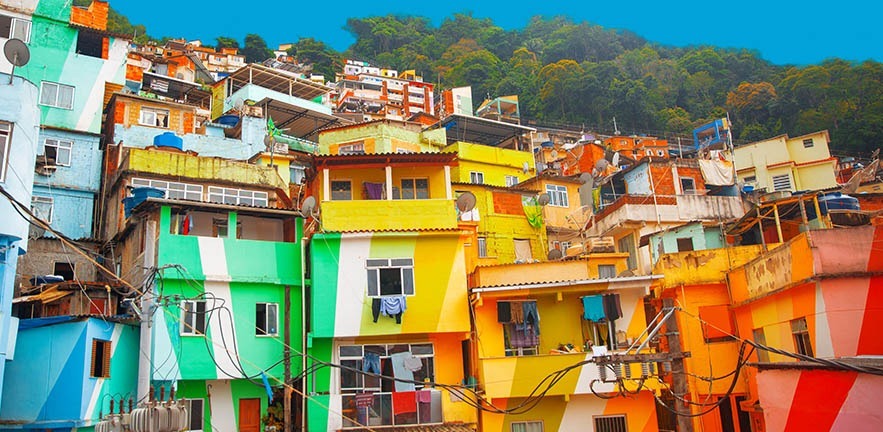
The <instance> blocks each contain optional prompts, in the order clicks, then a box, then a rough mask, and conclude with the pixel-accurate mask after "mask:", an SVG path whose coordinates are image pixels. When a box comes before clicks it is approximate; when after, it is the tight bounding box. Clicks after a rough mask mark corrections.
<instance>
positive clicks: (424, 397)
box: [417, 390, 432, 403]
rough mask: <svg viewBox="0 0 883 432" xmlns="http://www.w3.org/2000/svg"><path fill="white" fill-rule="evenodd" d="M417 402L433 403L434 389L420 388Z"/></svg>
mask: <svg viewBox="0 0 883 432" xmlns="http://www.w3.org/2000/svg"><path fill="white" fill-rule="evenodd" d="M417 402H420V403H432V391H430V390H420V391H418V392H417Z"/></svg>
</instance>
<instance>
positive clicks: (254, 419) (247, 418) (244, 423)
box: [239, 399, 261, 432]
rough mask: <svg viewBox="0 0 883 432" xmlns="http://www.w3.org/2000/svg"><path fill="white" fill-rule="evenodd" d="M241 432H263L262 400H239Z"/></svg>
mask: <svg viewBox="0 0 883 432" xmlns="http://www.w3.org/2000/svg"><path fill="white" fill-rule="evenodd" d="M239 432H261V400H260V399H239Z"/></svg>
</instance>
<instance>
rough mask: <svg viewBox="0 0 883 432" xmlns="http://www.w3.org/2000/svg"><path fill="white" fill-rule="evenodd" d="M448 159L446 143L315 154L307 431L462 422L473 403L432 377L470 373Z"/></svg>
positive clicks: (459, 378) (455, 379) (448, 380)
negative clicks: (420, 149)
mask: <svg viewBox="0 0 883 432" xmlns="http://www.w3.org/2000/svg"><path fill="white" fill-rule="evenodd" d="M456 160H457V157H456V154H453V153H384V154H349V155H330V156H317V157H316V158H315V161H314V167H315V169H316V172H317V176H316V179H315V180H314V182H313V196H315V197H316V199H317V201H318V211H317V212H315V214H316V221H315V222H314V224H315V227H316V230H317V232H316V233H314V234H313V236H312V238H311V240H310V262H311V269H310V274H311V283H312V285H311V287H310V293H309V298H310V306H309V307H310V325H309V340H310V341H311V347H310V350H309V359H310V360H309V363H310V364H309V367H308V369H309V370H311V371H312V372H311V373H310V374H309V375H308V377H307V380H308V387H307V391H308V394H310V395H312V396H311V397H310V398H309V402H308V403H309V408H308V423H309V426H308V429H309V430H312V431H324V430H328V431H331V430H340V429H360V428H363V427H372V428H376V427H382V426H404V425H426V426H424V429H421V430H427V431H433V430H473V429H472V428H471V427H468V426H467V425H470V424H472V425H474V424H475V423H476V421H477V418H476V412H475V409H474V408H473V407H472V406H471V405H469V404H468V403H466V402H463V401H461V400H459V399H458V398H456V397H454V396H453V395H452V394H451V393H450V391H449V390H448V389H446V388H443V387H441V386H437V385H435V383H439V384H448V385H460V384H461V383H464V382H467V381H468V377H469V376H471V375H470V365H469V363H468V353H469V345H468V339H469V331H470V321H469V305H468V301H467V287H466V262H465V257H464V247H465V244H466V243H467V240H468V238H469V236H467V235H464V231H463V230H462V229H461V227H460V225H459V223H458V220H457V211H456V207H455V205H454V195H453V191H452V185H451V168H452V167H453V166H455V165H456ZM354 215H358V216H357V217H354ZM467 232H471V231H467ZM405 361H407V363H408V366H407V367H405V366H404V365H405ZM328 363H331V364H337V365H340V366H339V367H330V365H328ZM366 373H367V374H366ZM378 375H380V376H378ZM361 394H368V395H370V396H360V395H361ZM445 424H447V426H444V427H441V426H442V425H445ZM456 424H461V425H462V426H457V425H456ZM436 427H439V429H435V428H436ZM449 428H453V429H449Z"/></svg>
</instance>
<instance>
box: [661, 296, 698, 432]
mask: <svg viewBox="0 0 883 432" xmlns="http://www.w3.org/2000/svg"><path fill="white" fill-rule="evenodd" d="M674 307H675V305H674V299H672V298H664V299H662V308H663V310H667V311H668V310H672V309H674ZM665 337H666V339H667V340H668V352H669V354H670V355H671V380H672V392H673V393H674V394H675V396H677V398H684V397H687V393H688V392H689V388H688V386H687V373H686V369H685V367H684V355H683V349H682V347H681V333H680V330H679V328H678V319H677V317H676V316H672V317H671V318H670V319H669V320H668V321H667V322H666V323H665ZM677 398H676V401H675V405H676V406H677V408H676V410H677V411H679V412H685V411H686V412H691V411H690V406H689V405H688V404H685V403H683V402H681V401H680V400H677ZM678 432H693V419H692V418H691V417H687V416H683V415H679V416H678Z"/></svg>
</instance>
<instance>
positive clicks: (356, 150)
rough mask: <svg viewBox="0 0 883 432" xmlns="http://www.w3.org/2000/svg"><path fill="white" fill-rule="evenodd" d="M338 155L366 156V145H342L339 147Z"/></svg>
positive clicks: (361, 143)
mask: <svg viewBox="0 0 883 432" xmlns="http://www.w3.org/2000/svg"><path fill="white" fill-rule="evenodd" d="M337 154H338V155H360V154H365V143H364V142H358V143H352V144H341V145H340V146H338V147H337Z"/></svg>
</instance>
